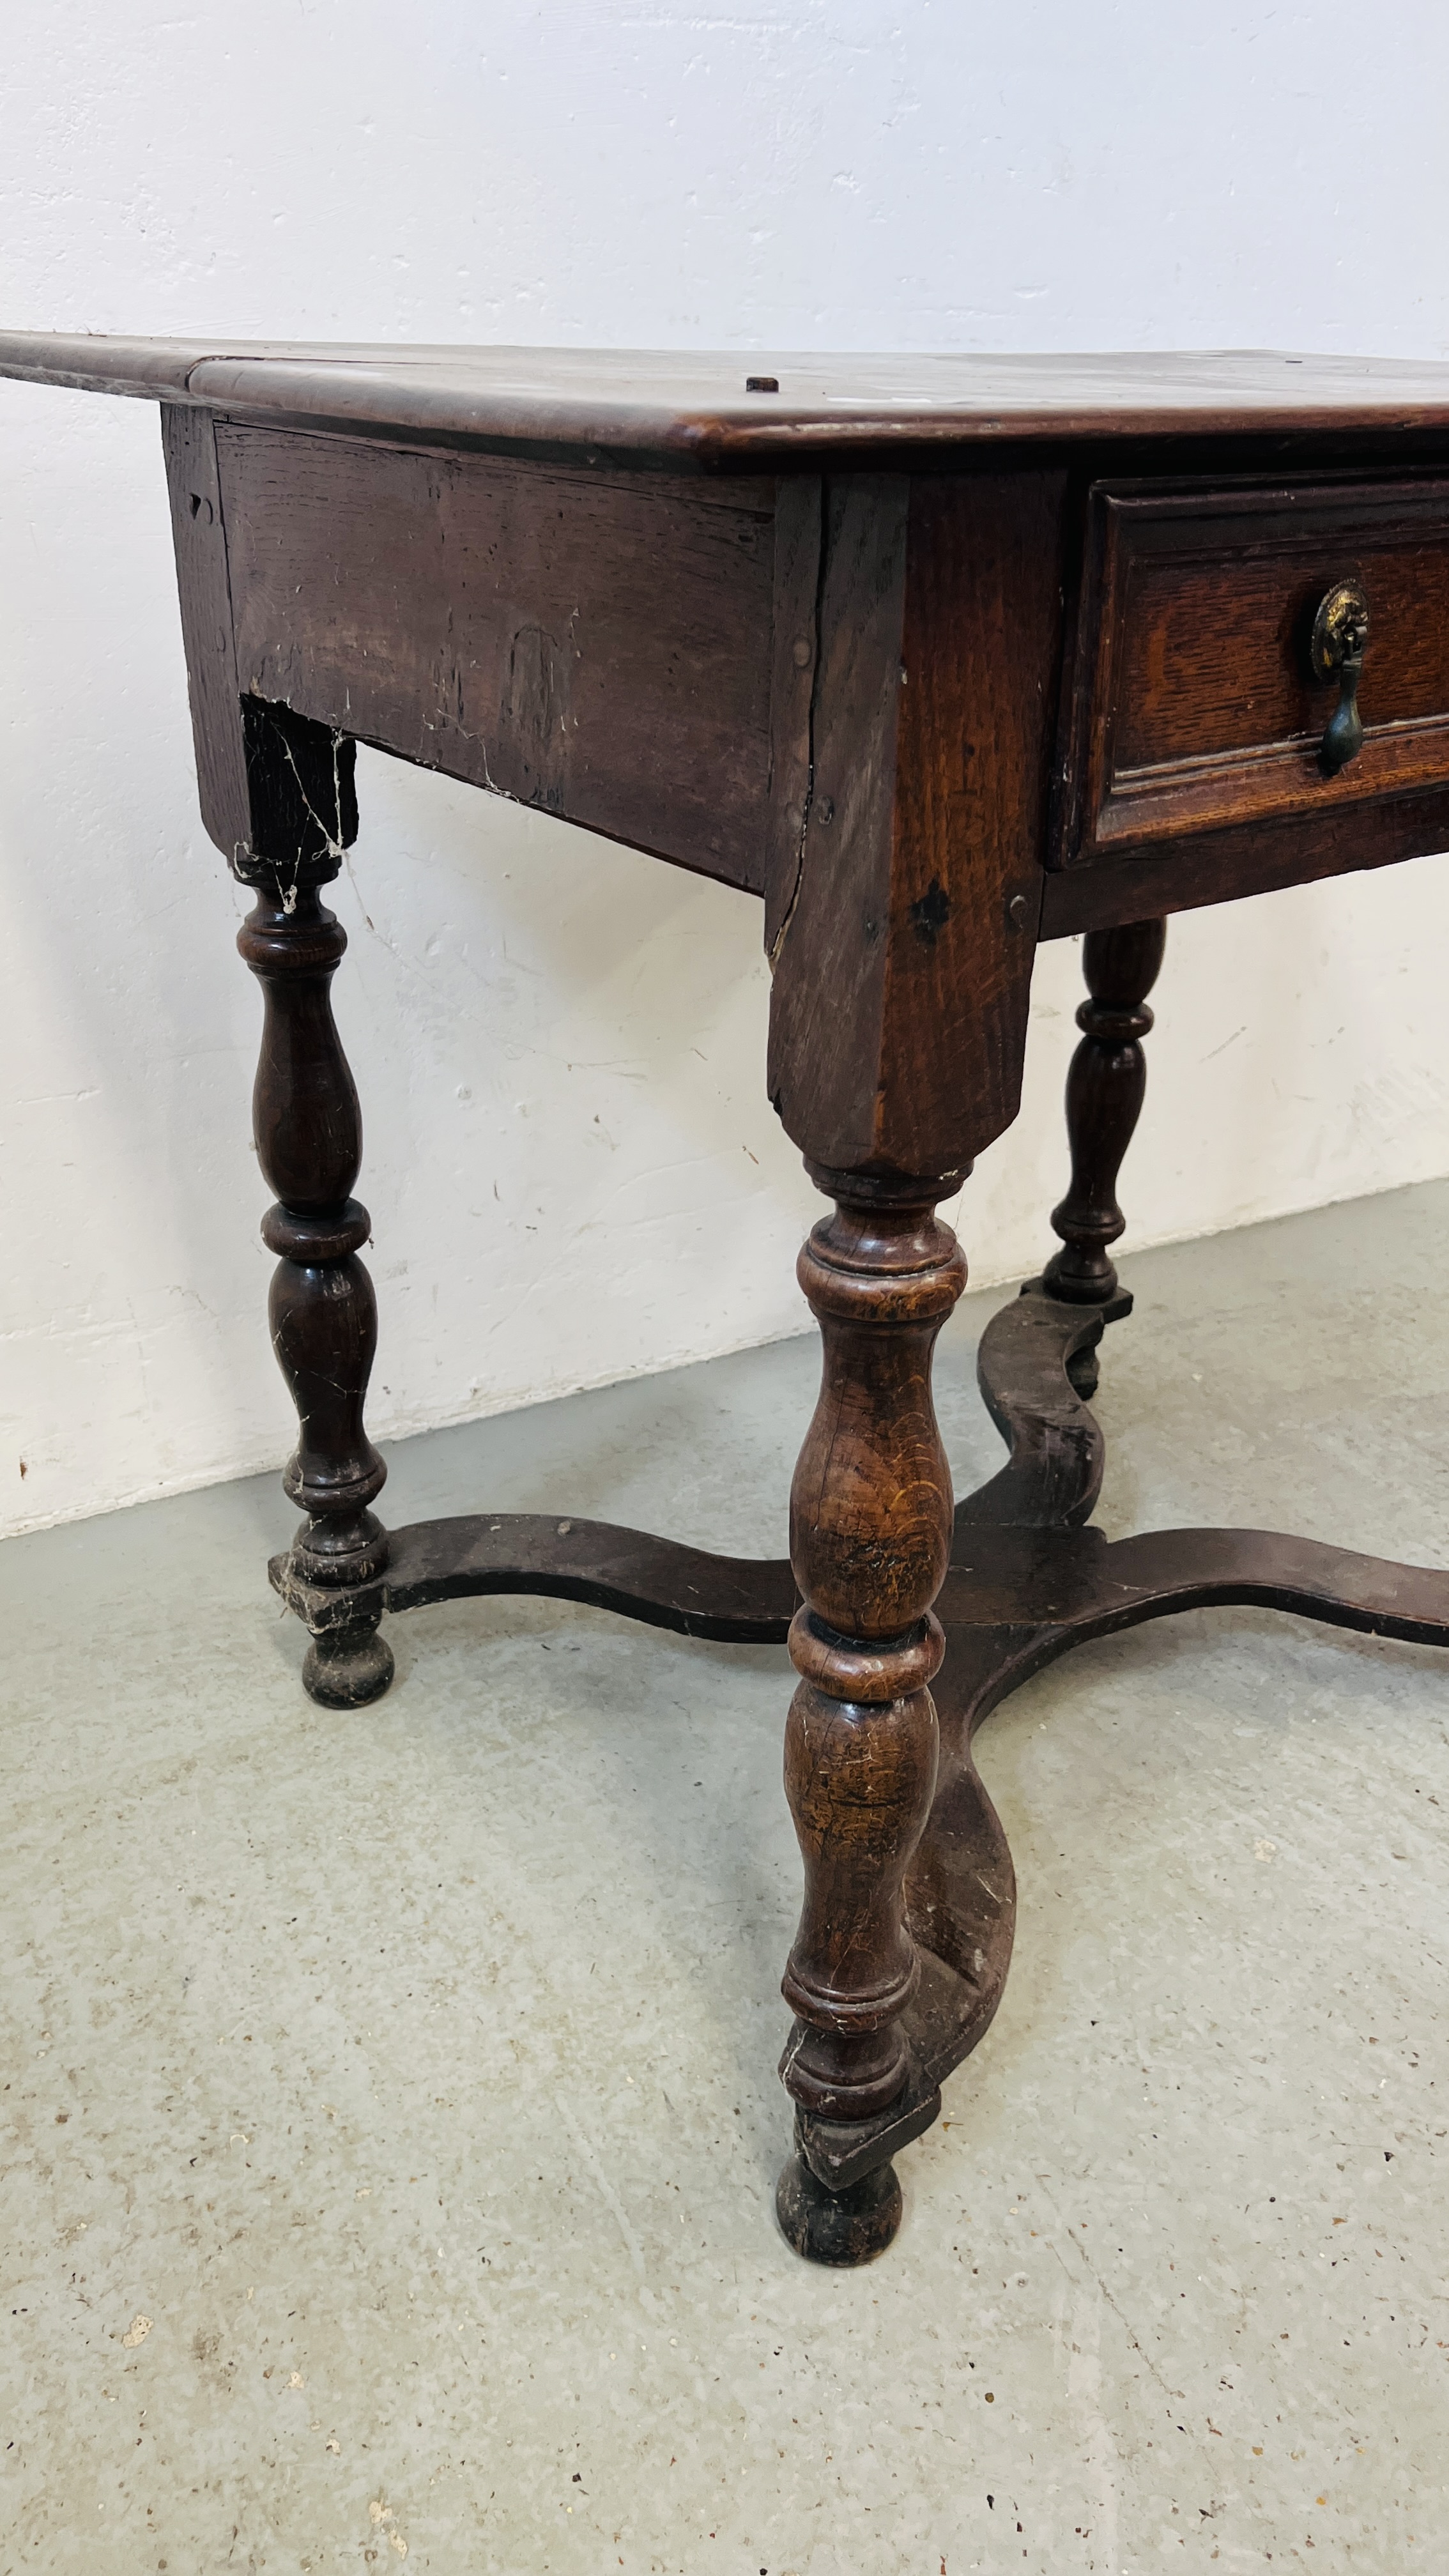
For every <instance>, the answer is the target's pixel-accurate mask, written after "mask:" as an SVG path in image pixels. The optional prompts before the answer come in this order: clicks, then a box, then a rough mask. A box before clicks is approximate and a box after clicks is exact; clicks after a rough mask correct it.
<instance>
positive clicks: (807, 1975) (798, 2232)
mask: <svg viewBox="0 0 1449 2576" xmlns="http://www.w3.org/2000/svg"><path fill="white" fill-rule="evenodd" d="M813 1177H814V1178H815V1179H816V1180H817V1181H818V1182H819V1184H820V1186H821V1187H822V1188H824V1189H826V1190H828V1191H829V1192H830V1193H831V1194H832V1195H833V1196H834V1197H835V1198H836V1201H837V1204H836V1209H835V1213H834V1215H833V1216H831V1217H827V1218H824V1219H823V1220H822V1221H821V1223H820V1224H819V1225H817V1226H816V1227H815V1229H814V1232H813V1233H812V1234H811V1236H810V1239H809V1241H808V1242H807V1244H806V1246H805V1249H804V1251H803V1252H802V1254H801V1256H800V1282H801V1285H802V1287H803V1288H804V1291H805V1294H806V1296H807V1298H808V1299H809V1301H810V1304H811V1307H812V1308H813V1310H814V1312H815V1314H816V1316H817V1317H818V1319H819V1322H820V1328H821V1334H822V1339H823V1342H824V1368H823V1375H822V1379H821V1387H820V1398H819V1402H818V1404H817V1406H816V1409H815V1415H814V1419H813V1421H812V1422H811V1425H810V1429H809V1431H808V1433H807V1435H806V1440H805V1446H804V1448H803V1450H802V1451H801V1455H800V1463H799V1466H798V1467H797V1469H796V1472H795V1481H794V1485H793V1488H792V1491H791V1501H790V1533H791V1538H790V1554H791V1561H792V1563H793V1566H794V1570H795V1579H796V1581H797V1583H798V1584H799V1587H800V1592H801V1597H802V1601H803V1604H804V1606H803V1608H802V1609H801V1610H800V1611H799V1612H798V1614H797V1616H796V1618H795V1622H794V1625H793V1626H792V1628H791V1631H790V1653H791V1657H792V1659H793V1661H794V1664H795V1667H796V1670H797V1672H798V1673H799V1675H800V1682H799V1687H798V1688H797V1690H796V1692H795V1697H794V1700H793V1702H792V1705H791V1709H790V1716H789V1721H788V1725H787V1729H786V1739H785V1789H786V1795H787V1796H788V1798H789V1801H790V1809H791V1813H792V1815H793V1817H794V1820H795V1831H796V1834H797V1836H798V1838H799V1843H800V1849H801V1854H802V1857H803V1859H804V1863H805V1905H804V1911H803V1913H802V1915H801V1918H800V1929H799V1931H798V1933H797V1935H796V1939H795V1946H794V1948H793V1950H792V1951H791V1954H790V1962H789V1966H788V1967H787V1969H786V1971H785V1978H784V1988H783V1991H784V1995H785V2000H786V2002H787V2003H788V2004H789V2005H790V2006H791V2009H792V2010H793V2012H794V2013H795V2016H796V2021H795V2027H794V2029H793V2031H792V2033H791V2036H790V2039H789V2042H788V2044H787V2046H786V2049H785V2054H784V2057H783V2059H782V2060H781V2066H780V2073H781V2076H782V2079H783V2081H784V2084H785V2087H786V2090H787V2091H788V2092H789V2093H790V2094H792V2095H793V2097H794V2099H795V2101H796V2102H797V2103H798V2104H799V2105H800V2107H801V2108H802V2110H804V2111H806V2112H809V2113H812V2114H814V2115H815V2116H816V2117H818V2118H823V2119H827V2120H829V2121H831V2122H837V2123H848V2122H850V2121H854V2120H865V2119H868V2118H870V2117H872V2116H873V2115H874V2114H876V2113H878V2112H880V2111H883V2110H885V2109H887V2108H888V2107H889V2105H890V2104H891V2103H892V2102H893V2101H894V2100H895V2099H896V2098H897V2096H898V2095H899V2094H900V2092H901V2090H902V2088H903V2086H904V2084H905V2081H906V2074H907V2063H906V2054H905V2048H904V2044H903V2041H902V2036H901V2030H900V2016H901V2014H902V2012H903V2011H904V2009H905V2007H906V2005H907V2004H908V2003H909V2001H910V1999H911V1996H912V1994H913V1993H914V1991H915V1987H916V1982H917V1978H918V1975H919V1967H918V1962H917V1958H916V1952H915V1946H914V1943H913V1942H912V1940H911V1936H910V1934H909V1932H908V1930H907V1929H906V1921H905V1898H904V1881H905V1874H906V1869H907V1866H908V1864H909V1862H910V1858H911V1854H912V1852H913V1851H914V1849H915V1846H916V1844H917V1842H918V1841H919V1839H920V1835H921V1831H922V1828H923V1827H924V1825H925V1822H926V1818H927V1816H928V1814H929V1812H930V1807H931V1799H932V1795H933V1793H934V1790H935V1783H936V1754H937V1734H936V1711H935V1705H934V1703H933V1701H932V1698H931V1691H930V1684H931V1682H932V1680H933V1678H934V1676H935V1674H936V1672H937V1671H938V1669H939V1667H940V1662H941V1657H942V1654H943V1653H944V1641H943V1639H942V1634H941V1629H940V1626H939V1624H938V1622H937V1621H936V1619H935V1618H933V1616H932V1615H931V1604H932V1602H933V1601H934V1600H935V1597H936V1594H937V1593H938V1591H939V1590H940V1588H941V1584H942V1581H943V1579H944V1577H945V1572H946V1567H947V1563H948V1561H949V1556H950V1546H951V1526H952V1522H951V1513H952V1501H951V1476H950V1470H949V1468H948V1466H947V1463H946V1454H945V1451H944V1449H943V1447H942V1444H941V1435H940V1432H939V1430H938V1428H937V1424H936V1416H935V1410H934V1406H933V1404H932V1400H931V1354H932V1350H933V1348H934V1345H935V1341H936V1336H937V1334H938V1333H939V1332H940V1329H941V1326H942V1324H943V1323H944V1322H945V1320H946V1317H947V1316H948V1315H949V1314H950V1312H951V1309H952V1307H953V1306H954V1305H955V1303H956V1300H957V1298H958V1297H959V1296H960V1294H961V1290H962V1288H963V1287H964V1285H965V1281H966V1263H965V1258H964V1256H963V1254H962V1252H961V1250H960V1247H959V1246H958V1244H957V1242H956V1238H955V1236H954V1235H953V1234H952V1232H951V1230H950V1228H949V1227H948V1226H945V1225H942V1224H940V1223H939V1222H938V1220H937V1218H936V1216H935V1214H934V1208H935V1202H936V1200H937V1198H938V1197H941V1196H944V1195H945V1185H944V1184H942V1185H941V1186H939V1187H934V1186H933V1185H932V1184H931V1183H929V1182H921V1183H917V1184H905V1185H903V1186H902V1187H901V1189H900V1190H899V1191H898V1192H894V1193H892V1192H890V1191H887V1190H884V1189H882V1190H881V1191H880V1193H879V1195H873V1194H872V1190H871V1184H870V1183H869V1182H868V1181H864V1180H855V1179H851V1178H849V1177H847V1176H845V1175H840V1176H832V1175H831V1174H829V1173H822V1172H818V1171H817V1172H815V1173H814V1174H813ZM952 1186H953V1187H954V1186H955V1183H954V1181H953V1183H952ZM778 2208H779V2213H780V2222H781V2225H782V2227H783V2228H784V2231H785V2234H786V2236H787V2237H788V2238H789V2240H790V2242H791V2244H792V2245H794V2247H795V2248H796V2250H797V2252H799V2253H801V2254H806V2255H809V2256H811V2257H812V2258H813V2259H814V2260H815V2261H817V2262H825V2263H860V2262H866V2261H868V2260H869V2259H870V2257H871V2256H872V2255H874V2254H878V2253H880V2252H881V2251H882V2250H883V2248H884V2247H885V2246H886V2245H888V2244H889V2243H890V2240H891V2238H892V2236H893V2235H894V2234H895V2231H896V2228H897V2227H898V2226H899V2224H900V2216H901V2195H900V2186H899V2184H898V2183H897V2181H896V2178H895V2173H894V2171H893V2169H892V2167H891V2166H890V2165H889V2164H888V2163H885V2164H882V2165H880V2166H879V2167H877V2169H876V2170H875V2171H874V2172H873V2173H870V2174H868V2175H867V2176H866V2177H865V2179H864V2180H863V2181H861V2182H857V2183H855V2184H853V2185H852V2186H850V2187H849V2188H848V2189H847V2190H845V2191H843V2192H840V2193H834V2192H831V2191H829V2190H827V2189H826V2188H825V2186H824V2185H823V2184H822V2183H821V2182H819V2181H818V2180H817V2178H816V2176H815V2175H814V2174H813V2173H812V2172H811V2170H810V2168H809V2166H808V2164H806V2162H805V2161H804V2159H803V2157H802V2156H801V2155H800V2154H799V2153H798V2152H797V2154H795V2155H794V2156H793V2157H792V2158H791V2159H790V2161H789V2163H788V2164H787V2165H786V2167H785V2170H784V2172H783V2174H782V2176H781V2178H780V2188H779V2195H778Z"/></svg>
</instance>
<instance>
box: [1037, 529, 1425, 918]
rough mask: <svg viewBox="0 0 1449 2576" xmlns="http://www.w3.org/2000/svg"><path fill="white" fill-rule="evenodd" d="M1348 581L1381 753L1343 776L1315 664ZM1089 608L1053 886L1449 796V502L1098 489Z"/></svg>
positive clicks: (1361, 698) (1078, 650)
mask: <svg viewBox="0 0 1449 2576" xmlns="http://www.w3.org/2000/svg"><path fill="white" fill-rule="evenodd" d="M1350 580H1351V581H1356V582H1357V583H1358V584H1359V585H1360V587H1361V588H1362V590H1363V592H1364V594H1365V596H1366V598H1367V601H1368V610H1369V631H1368V647H1367V651H1366V653H1365V655H1364V661H1363V676H1362V681H1361V684H1360V687H1359V692H1358V704H1359V712H1360V715H1361V717H1362V720H1363V726H1364V739H1363V747H1362V749H1361V750H1360V751H1359V752H1358V753H1357V754H1356V756H1355V757H1354V758H1353V759H1352V760H1351V761H1350V762H1349V763H1348V765H1347V766H1346V767H1344V768H1342V769H1340V770H1339V771H1338V772H1337V773H1336V774H1332V775H1331V774H1330V773H1329V772H1328V771H1327V769H1326V768H1325V766H1324V763H1323V761H1322V759H1321V757H1320V746H1321V744H1322V740H1323V734H1324V730H1325V727H1326V726H1327V724H1328V721H1329V718H1330V717H1331V716H1332V714H1333V713H1334V710H1335V708H1336V707H1337V705H1338V700H1339V689H1338V684H1337V682H1336V681H1330V682H1327V683H1325V682H1323V681H1322V680H1320V679H1317V678H1315V676H1314V672H1313V667H1312V663H1311V660H1310V650H1309V648H1310V641H1311V638H1312V633H1313V622H1314V617H1315V614H1316V612H1317V609H1318V606H1319V603H1320V602H1321V601H1322V600H1323V599H1324V597H1325V595H1326V594H1327V593H1328V592H1329V591H1330V590H1332V589H1333V588H1334V587H1335V586H1336V585H1337V584H1339V583H1341V582H1344V581H1350ZM1080 596H1081V607H1080V613H1079V621H1078V633H1077V639H1076V645H1075V648H1074V652H1073V655H1072V660H1071V667H1070V669H1069V671H1068V674H1067V684H1066V697H1065V706H1064V713H1063V726H1062V742H1061V757H1060V760H1059V763H1058V771H1057V795H1056V802H1055V812H1054V819H1053V834H1052V857H1053V861H1054V864H1055V865H1056V866H1058V867H1075V866H1081V865H1089V864H1091V862H1092V861H1094V860H1099V861H1100V860H1103V859H1106V858H1113V859H1117V858H1133V857H1136V856H1141V857H1143V858H1150V857H1152V856H1154V855H1157V854H1159V853H1164V854H1165V852H1166V851H1167V849H1168V848H1169V847H1170V846H1172V845H1181V844H1183V843H1185V842H1189V841H1191V840H1192V839H1194V838H1195V837H1199V836H1205V835H1208V834H1220V833H1222V832H1224V831H1231V830H1233V829H1234V828H1235V827H1237V828H1239V829H1242V828H1249V829H1256V828H1258V827H1262V826H1271V825H1273V824H1274V823H1275V822H1279V821H1282V822H1300V821H1302V820H1303V819H1304V818H1305V817H1311V816H1312V815H1313V814H1314V813H1315V812H1321V813H1323V814H1335V813H1338V812H1340V811H1341V809H1343V808H1344V807H1345V806H1353V805H1372V804H1374V803H1375V802H1376V801H1380V800H1384V799H1388V798H1395V797H1403V796H1411V795H1414V794H1419V793H1424V792H1427V791H1430V790H1433V789H1436V788H1440V789H1442V788H1444V787H1446V786H1449V481H1443V480H1435V481H1429V480H1418V479H1405V480H1396V481H1393V482H1388V481H1382V482H1380V481H1375V482H1363V481H1355V482H1349V481H1346V480H1343V479H1336V480H1324V481H1320V482H1296V483H1294V484H1292V485H1291V486H1289V485H1278V486H1275V487H1269V486H1265V485H1256V486H1255V485H1247V484H1237V485H1223V484H1218V485H1213V486H1208V485H1202V484H1197V485H1186V484H1175V485H1171V486H1168V485H1163V484H1149V483H1134V484H1128V483H1122V484H1097V485H1095V486H1094V487H1093V488H1092V490H1091V491H1090V492H1089V494H1088V496H1087V522H1086V529H1085V543H1084V556H1083V569H1082V587H1081V595H1080Z"/></svg>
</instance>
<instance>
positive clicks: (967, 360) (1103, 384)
mask: <svg viewBox="0 0 1449 2576" xmlns="http://www.w3.org/2000/svg"><path fill="white" fill-rule="evenodd" d="M0 375H13V376H21V377H26V378H28V379H29V380H30V381H31V382H32V383H39V384H52V385H69V386H74V387H78V388H82V389H85V390H88V391H91V392H96V393H118V394H132V395H137V396H140V397H141V398H142V399H145V400H150V401H153V402H154V401H171V402H186V403H193V404H196V405H197V406H199V407H203V408H205V409H208V410H213V411H218V412H225V413H228V414H229V415H230V416H231V417H233V418H236V419H241V418H246V419H251V420H255V421H257V422H258V423H260V424H263V425H269V426H275V425H279V424H285V425H305V426H311V427H326V428H328V429H332V430H336V431H339V432H342V433H351V434H353V435H357V434H363V435H383V436H389V437H396V438H404V439H424V440H429V441H436V442H438V443H439V444H440V445H456V446H463V445H467V444H470V443H476V442H479V441H488V442H489V443H496V444H499V445H515V446H530V447H556V448H565V447H581V448H584V449H586V450H587V449H616V450H622V451H624V452H627V453H635V454H641V453H642V454H660V455H665V456H669V457H672V458H676V459H683V460H687V461H689V462H692V463H700V464H708V463H714V462H716V461H719V462H727V461H737V460H739V461H744V460H748V461H751V462H753V461H755V460H760V461H763V462H764V463H766V464H767V465H769V466H770V467H771V468H772V469H773V468H774V466H775V465H776V464H777V463H778V462H780V461H781V460H784V461H785V462H786V464H787V467H791V468H792V467H793V466H794V465H795V464H796V463H797V462H798V461H799V460H800V459H802V458H810V459H816V458H820V459H824V458H834V457H838V456H840V455H842V454H844V455H846V456H848V457H849V458H850V459H851V460H852V461H858V460H859V459H861V458H862V457H864V456H875V457H880V456H882V455H884V454H888V453H890V452H892V451H899V450H910V449H916V448H924V449H926V450H928V451H929V450H935V449H939V448H950V447H953V446H954V447H959V446H961V445H962V444H968V443H969V444H970V445H972V446H978V445H984V446H997V447H999V446H1002V445H1004V444H1008V443H1012V442H1022V441H1028V442H1035V443H1040V442H1042V441H1052V442H1062V441H1072V442H1075V443H1077V444H1082V443H1084V442H1101V443H1103V444H1112V445H1117V446H1121V445H1123V444H1125V443H1127V442H1129V441H1135V440H1142V439H1159V440H1161V439H1173V440H1182V439H1187V438H1203V437H1212V438H1215V439H1218V440H1223V439H1243V438H1253V437H1256V438H1262V439H1268V440H1272V441H1275V442H1281V441H1282V440H1283V439H1284V438H1291V437H1293V436H1295V435H1297V436H1302V435H1305V434H1313V435H1318V436H1322V435H1325V434H1329V433H1337V434H1339V435H1347V434H1350V433H1355V432H1357V433H1359V434H1360V435H1362V434H1363V433H1364V432H1365V431H1370V432H1372V433H1374V434H1376V435H1377V436H1379V437H1381V438H1394V437H1397V438H1399V439H1402V438H1404V437H1405V436H1406V435H1409V434H1411V433H1414V432H1418V431H1431V432H1438V433H1440V434H1443V433H1444V432H1446V431H1449V365H1446V364H1444V363H1442V362H1436V361H1435V360H1432V359H1427V360H1426V359H1395V358H1352V357H1323V356H1303V357H1299V356H1294V355H1292V354H1291V353H1287V352H1282V353H1280V352H1276V351H1265V350H1257V349H1246V350H1243V349H1237V350H1234V349H1228V350H1222V349H1210V350H1195V351H1188V352H1173V353H1169V354H1165V355H1159V354H1154V353H1148V352H1138V351H1129V352H1117V353H1115V354H1106V355H1097V354H1093V355H1085V354H1084V355H1080V356H1066V355H1055V354H1036V353H1032V354H1027V355H1017V356H1010V357H1003V356H986V355H980V356H977V355H962V356H954V355H952V356H941V355H934V356H928V357H862V356H843V357H820V356H811V355H808V354H799V353H795V354H791V353H789V352H785V353H780V352H772V351H759V352H753V353H749V354H747V353H745V352H743V351H740V352H734V351H717V352H713V353H700V352H697V351H693V350H690V351H684V352H678V351H668V350H619V349H509V348H481V349H480V348H438V347H414V346H410V345H408V344H407V343H377V342H372V343H356V344H351V345H349V344H345V343H335V342H323V343H320V344H319V343H305V342H292V341H277V340H266V341H245V340H216V339H212V340H137V339H126V338H121V337H113V338H108V337H104V336H102V335H99V334H98V335H94V336H93V335H91V334H89V333H87V334H67V333H64V332H49V331H8V332H3V333H0ZM752 375H764V376H773V377H774V378H775V379H776V382H777V386H778V391H776V392H773V393H752V392H748V391H747V390H746V379H747V377H749V376H752Z"/></svg>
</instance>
